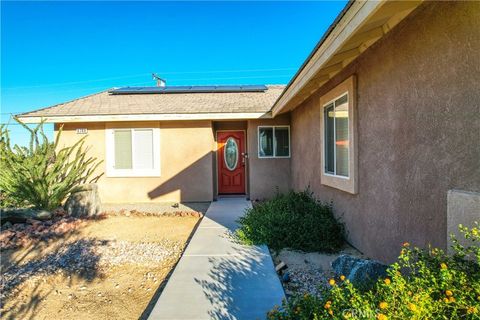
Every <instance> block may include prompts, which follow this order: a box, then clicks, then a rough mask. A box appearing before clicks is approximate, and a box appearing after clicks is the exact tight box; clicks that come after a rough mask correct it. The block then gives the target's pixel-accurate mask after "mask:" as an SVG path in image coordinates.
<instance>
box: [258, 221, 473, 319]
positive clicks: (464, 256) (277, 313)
mask: <svg viewBox="0 0 480 320" xmlns="http://www.w3.org/2000/svg"><path fill="white" fill-rule="evenodd" d="M460 231H461V232H462V233H463V235H464V237H465V238H466V239H468V240H470V241H471V245H469V246H462V245H461V244H459V242H457V241H454V245H453V249H454V250H455V253H454V254H453V255H447V254H445V253H444V252H443V251H442V250H439V249H436V248H427V249H419V248H412V247H410V244H408V243H404V244H403V248H402V250H401V252H400V256H399V258H398V261H397V262H396V263H393V264H392V265H391V266H390V268H389V270H388V277H386V278H384V279H379V280H378V282H377V283H376V285H375V286H374V288H372V289H370V290H367V291H364V290H361V289H359V288H357V287H355V286H354V285H353V284H352V283H351V282H349V281H348V280H347V279H345V277H343V276H340V277H339V278H338V279H330V281H329V282H330V288H327V289H325V290H324V291H323V294H322V295H321V298H319V297H311V296H307V295H306V296H297V297H295V298H294V299H291V300H290V301H289V302H284V303H283V305H282V306H281V307H277V308H275V309H273V310H272V311H270V312H269V313H268V316H267V317H268V319H284V320H288V319H291V320H293V319H295V320H296V319H379V320H387V319H398V320H403V319H418V320H419V319H480V254H479V253H480V248H479V245H478V244H479V242H480V229H479V225H478V223H475V225H474V226H473V227H472V228H466V227H462V226H460Z"/></svg>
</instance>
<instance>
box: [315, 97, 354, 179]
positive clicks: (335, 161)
mask: <svg viewBox="0 0 480 320" xmlns="http://www.w3.org/2000/svg"><path fill="white" fill-rule="evenodd" d="M343 96H347V103H348V104H349V105H348V112H349V113H350V102H349V99H350V95H349V94H348V91H345V92H343V93H342V94H340V95H339V96H337V97H335V98H333V99H332V100H330V101H328V102H326V103H325V104H324V105H323V106H322V112H323V127H322V130H323V134H324V137H325V108H326V107H328V106H330V105H331V104H332V103H333V110H336V106H335V101H337V100H338V99H340V98H342V97H343ZM334 112H336V111H334ZM334 119H335V118H334ZM350 121H351V120H350V117H349V118H348V123H349V128H348V140H350V136H351V134H352V133H351V132H350ZM335 126H336V121H335V120H334V121H333V133H334V134H335V138H336V132H337V131H336V127H335ZM334 141H336V139H334ZM322 151H323V153H322V155H323V174H324V175H326V176H331V177H336V178H340V179H347V180H348V179H349V178H350V174H351V171H352V170H351V168H350V148H347V152H348V153H347V154H348V161H349V163H348V176H343V175H340V174H336V172H337V151H336V148H335V147H334V148H333V171H334V172H335V173H331V172H327V168H326V164H327V160H326V156H327V154H326V153H327V152H326V151H325V143H323V150H322Z"/></svg>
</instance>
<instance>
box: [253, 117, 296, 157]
mask: <svg viewBox="0 0 480 320" xmlns="http://www.w3.org/2000/svg"><path fill="white" fill-rule="evenodd" d="M275 128H287V129H288V156H277V155H275V152H276V150H277V139H276V138H275ZM260 129H272V134H273V156H261V155H260ZM291 149H292V145H291V141H290V126H289V125H278V126H258V127H257V155H258V158H259V159H282V158H284V159H287V158H290V155H291Z"/></svg>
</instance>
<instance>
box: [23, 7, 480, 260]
mask: <svg viewBox="0 0 480 320" xmlns="http://www.w3.org/2000/svg"><path fill="white" fill-rule="evenodd" d="M479 52H480V2H422V1H388V2H381V1H353V2H349V3H348V4H347V6H346V7H345V9H344V10H343V11H342V12H341V13H340V15H339V16H338V17H337V19H336V20H335V21H334V22H333V24H332V26H331V27H330V28H329V30H328V31H327V32H326V34H325V35H324V37H323V38H322V39H321V40H320V42H319V43H318V45H317V46H316V47H315V48H314V50H313V51H312V53H311V54H310V56H309V57H308V58H307V59H306V61H305V62H304V64H303V65H302V67H301V68H300V69H299V70H298V72H297V73H296V75H295V76H294V77H293V79H292V80H291V81H290V83H289V84H288V85H287V86H286V87H282V86H243V87H242V86H238V87H225V86H224V87H222V86H219V87H168V86H167V87H157V88H155V87H154V88H121V89H117V90H112V91H110V92H101V93H98V94H94V95H91V96H88V97H84V98H80V99H77V100H74V101H71V102H66V103H62V104H59V105H56V106H52V107H49V108H46V109H42V110H37V111H33V112H29V113H26V114H22V115H21V116H20V118H21V119H22V120H23V121H26V122H38V121H39V120H40V119H46V120H47V121H49V122H53V123H55V130H58V129H59V127H60V126H62V125H63V128H64V129H63V130H64V133H63V137H62V139H63V142H65V143H73V142H74V141H76V140H77V139H78V138H80V137H81V136H83V134H84V133H87V138H86V141H87V144H88V145H89V146H90V147H91V149H90V153H91V154H92V155H95V156H96V157H97V158H99V159H102V160H105V162H104V165H103V168H101V171H102V172H104V173H105V175H104V176H103V177H102V178H101V179H100V180H99V188H100V195H101V198H102V201H103V202H157V201H210V200H213V199H215V198H217V197H218V196H219V195H222V194H246V195H247V196H248V197H250V198H251V199H263V198H268V197H271V196H272V195H273V193H274V192H275V189H276V188H278V189H279V190H280V191H285V190H288V189H291V188H293V189H295V190H302V189H305V188H306V187H308V186H310V188H311V190H312V191H313V192H314V193H315V195H316V196H317V197H318V198H319V199H321V200H324V201H332V202H333V206H334V209H335V212H336V213H337V214H338V215H339V216H341V217H342V219H343V221H344V222H345V224H346V227H347V230H348V239H349V241H350V242H351V243H352V244H353V245H354V246H355V247H357V248H358V249H359V250H360V251H362V252H364V253H365V254H367V255H369V256H371V257H373V258H377V259H380V260H383V261H392V260H393V259H394V258H395V257H396V256H397V255H398V250H399V248H400V245H401V243H402V242H403V241H409V242H411V243H413V244H415V245H419V246H426V245H428V244H432V245H433V246H438V247H443V248H445V247H446V246H447V241H448V234H449V233H450V232H451V231H453V230H454V227H455V226H456V225H458V223H461V222H463V223H466V222H469V221H472V220H474V219H477V220H480V209H479V206H480V196H479V192H480V55H479Z"/></svg>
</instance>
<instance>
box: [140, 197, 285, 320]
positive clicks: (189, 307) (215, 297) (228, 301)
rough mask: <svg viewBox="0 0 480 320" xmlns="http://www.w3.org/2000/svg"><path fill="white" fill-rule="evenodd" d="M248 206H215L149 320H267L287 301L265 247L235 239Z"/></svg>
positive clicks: (224, 202)
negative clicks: (270, 312) (247, 244)
mask: <svg viewBox="0 0 480 320" xmlns="http://www.w3.org/2000/svg"><path fill="white" fill-rule="evenodd" d="M250 206H251V203H250V201H247V200H245V199H241V198H225V199H219V200H218V201H216V202H212V204H211V205H210V207H209V208H208V211H207V213H206V215H205V217H204V218H203V220H202V222H201V223H200V225H199V227H198V228H197V230H196V232H195V234H194V235H193V237H192V239H191V241H190V243H189V245H188V247H187V249H186V250H185V252H184V254H183V256H182V258H181V259H180V261H179V263H178V264H177V267H176V268H175V270H174V272H173V274H172V276H171V278H170V280H169V281H168V283H167V285H166V287H165V289H164V290H163V292H162V294H161V296H160V298H159V299H158V302H157V303H156V305H155V307H154V308H153V310H152V312H151V314H150V317H149V319H155V320H157V319H195V320H196V319H247V320H248V319H265V317H266V313H267V312H268V310H270V309H271V308H272V307H273V306H274V305H275V304H277V305H279V304H281V301H282V299H283V298H284V292H283V288H282V286H281V284H280V281H279V279H278V277H277V275H276V273H275V269H274V266H273V262H272V259H271V257H270V254H269V252H268V249H267V247H266V246H244V245H240V244H238V243H235V241H234V240H233V239H232V238H231V236H230V235H229V233H230V232H231V231H233V230H234V229H235V228H236V223H235V220H237V218H238V217H239V216H241V215H242V214H243V213H244V211H245V209H246V208H248V207H250Z"/></svg>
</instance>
